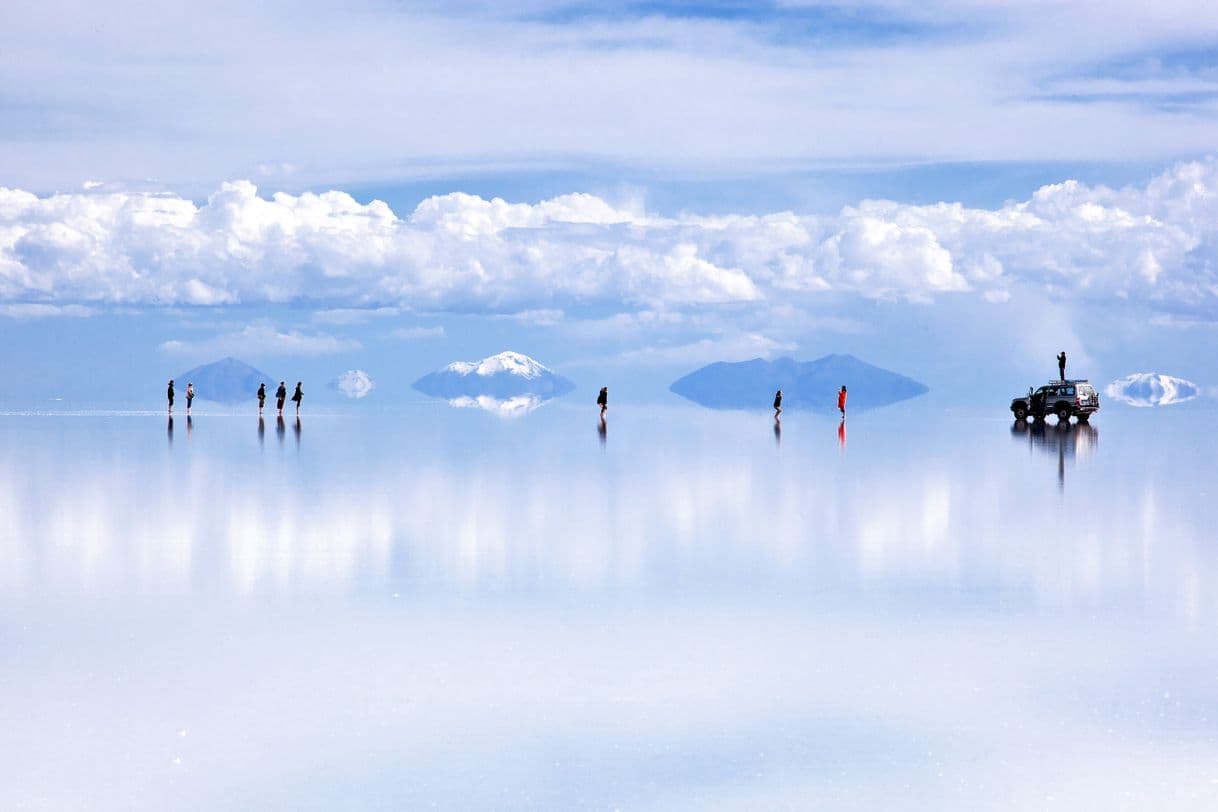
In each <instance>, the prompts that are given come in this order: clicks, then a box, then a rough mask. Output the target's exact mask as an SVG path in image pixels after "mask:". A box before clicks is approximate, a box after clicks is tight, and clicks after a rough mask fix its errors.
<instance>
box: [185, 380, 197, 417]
mask: <svg viewBox="0 0 1218 812" xmlns="http://www.w3.org/2000/svg"><path fill="white" fill-rule="evenodd" d="M194 399H195V385H194V384H193V383H187V384H186V423H187V425H189V424H190V404H191V403H193V402H194Z"/></svg>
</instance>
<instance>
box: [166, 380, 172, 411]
mask: <svg viewBox="0 0 1218 812" xmlns="http://www.w3.org/2000/svg"><path fill="white" fill-rule="evenodd" d="M165 397H167V398H169V413H170V414H173V378H170V379H169V391H168V392H166V393H165Z"/></svg>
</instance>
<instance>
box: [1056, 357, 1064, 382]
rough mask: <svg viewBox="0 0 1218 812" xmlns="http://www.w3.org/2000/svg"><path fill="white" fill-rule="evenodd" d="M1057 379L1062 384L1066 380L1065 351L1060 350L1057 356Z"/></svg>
mask: <svg viewBox="0 0 1218 812" xmlns="http://www.w3.org/2000/svg"><path fill="white" fill-rule="evenodd" d="M1057 377H1058V378H1059V379H1061V380H1062V381H1063V382H1064V381H1065V380H1066V351H1065V350H1062V351H1061V352H1060V353H1058V355H1057Z"/></svg>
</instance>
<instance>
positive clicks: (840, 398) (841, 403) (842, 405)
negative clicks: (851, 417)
mask: <svg viewBox="0 0 1218 812" xmlns="http://www.w3.org/2000/svg"><path fill="white" fill-rule="evenodd" d="M837 410H838V411H839V412H841V413H842V417H845V416H846V386H845V385H844V384H843V385H842V388H841V391H840V392H838V393H837Z"/></svg>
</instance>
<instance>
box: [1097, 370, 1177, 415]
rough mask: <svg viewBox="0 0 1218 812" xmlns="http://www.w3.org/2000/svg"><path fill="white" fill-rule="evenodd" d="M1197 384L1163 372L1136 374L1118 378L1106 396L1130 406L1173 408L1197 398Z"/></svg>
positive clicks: (1110, 386)
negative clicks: (1177, 404)
mask: <svg viewBox="0 0 1218 812" xmlns="http://www.w3.org/2000/svg"><path fill="white" fill-rule="evenodd" d="M1200 392H1201V390H1200V388H1199V387H1198V386H1197V384H1195V383H1193V382H1192V381H1186V380H1185V379H1184V378H1177V377H1175V376H1173V375H1164V374H1163V373H1161V372H1135V373H1133V374H1132V375H1126V376H1125V377H1124V378H1118V379H1117V380H1115V381H1113V382H1112V383H1110V384H1108V386H1107V387H1106V388H1105V389H1104V394H1105V395H1108V397H1110V398H1115V399H1116V400H1119V401H1121V402H1122V403H1128V404H1129V405H1130V406H1139V407H1148V406H1171V405H1173V404H1176V403H1184V402H1185V401H1189V400H1192V399H1193V398H1195V397H1197V395H1199V394H1200Z"/></svg>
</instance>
